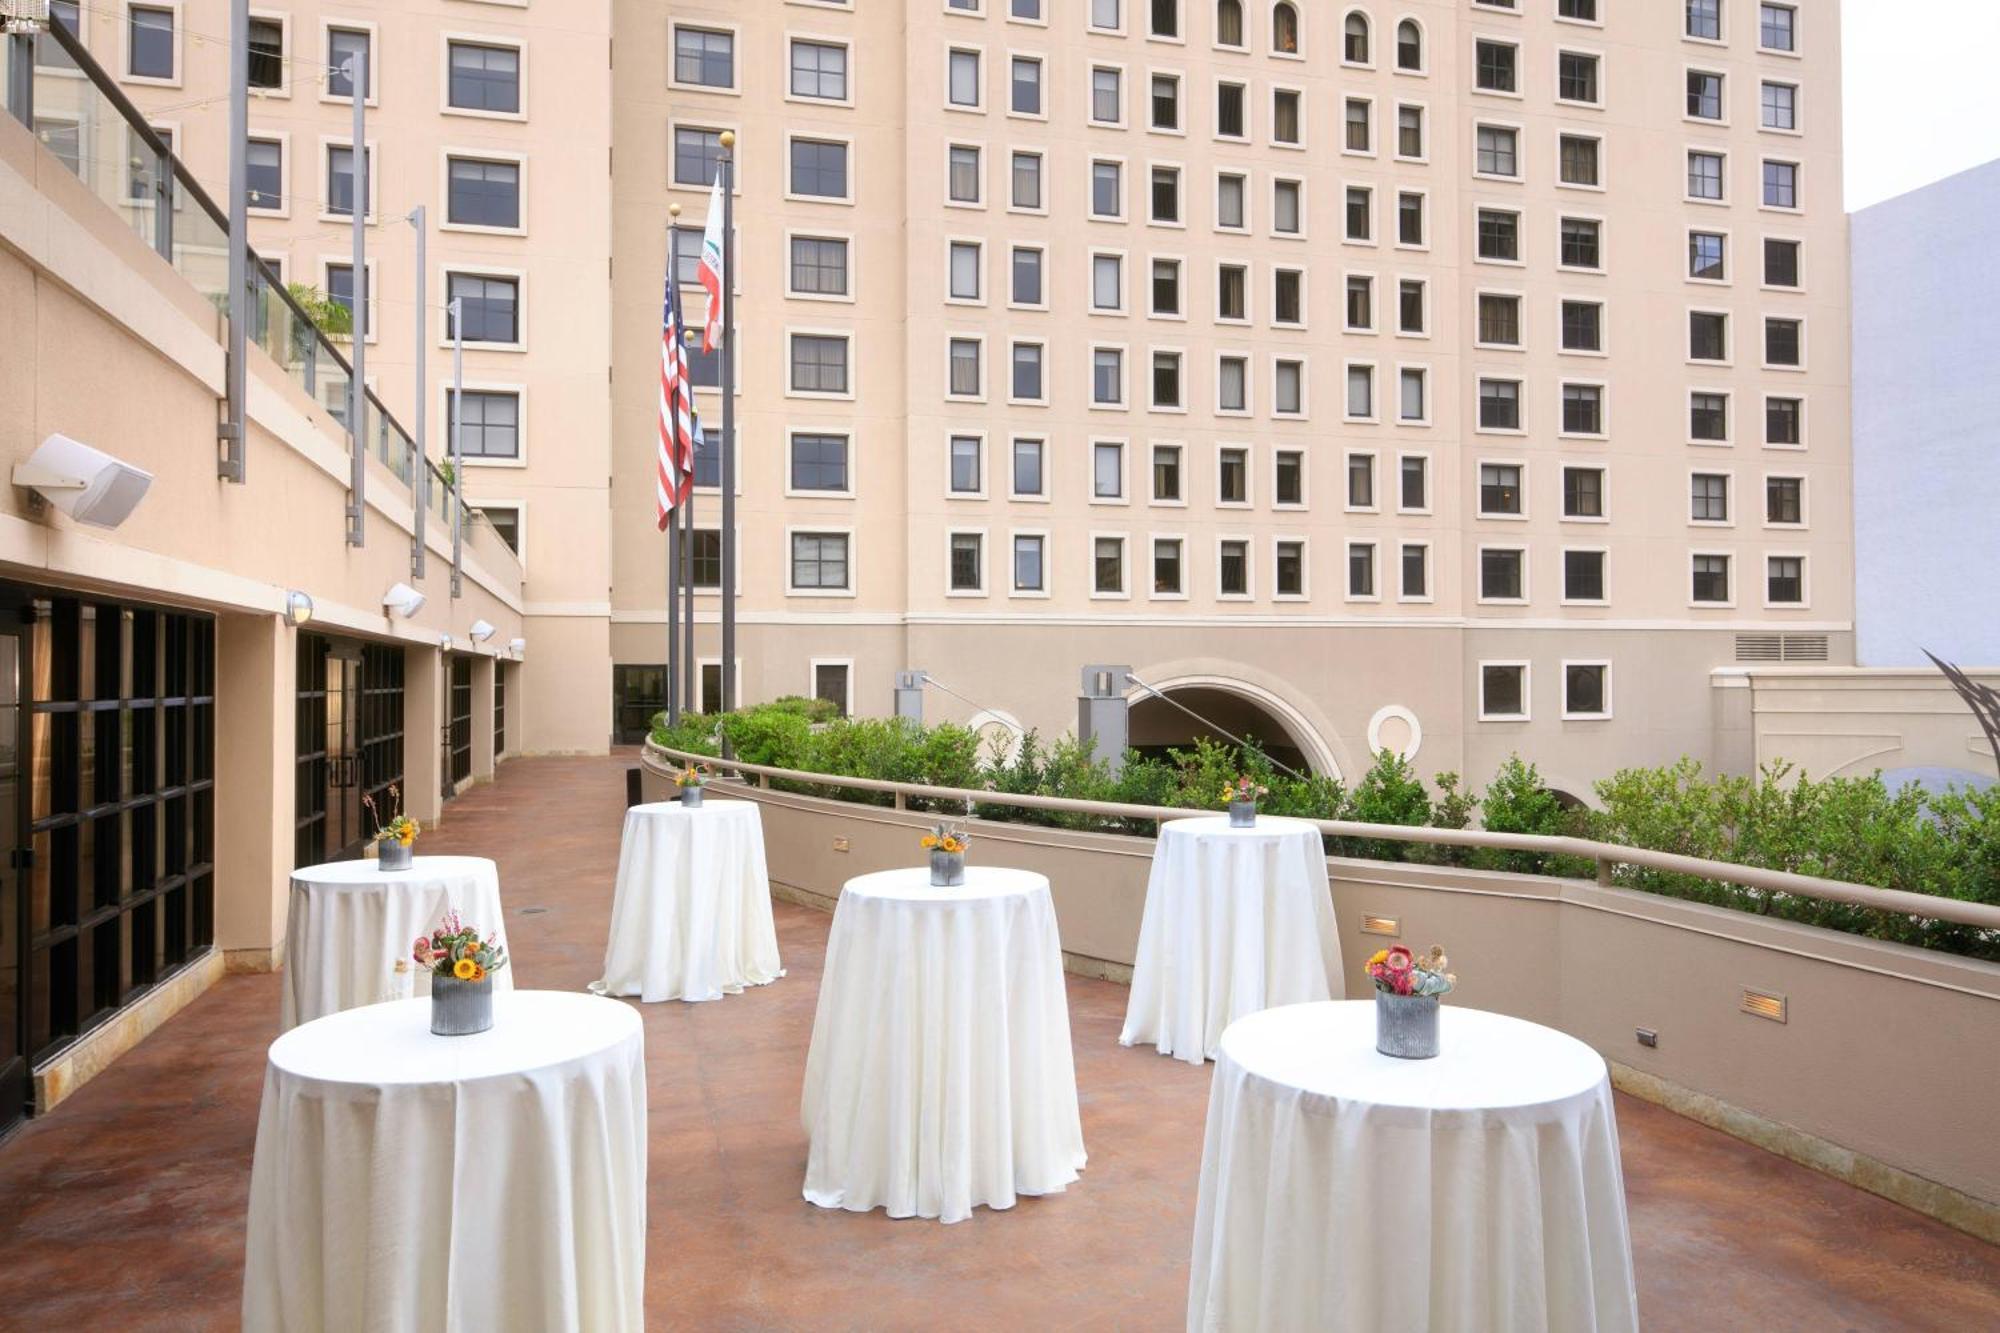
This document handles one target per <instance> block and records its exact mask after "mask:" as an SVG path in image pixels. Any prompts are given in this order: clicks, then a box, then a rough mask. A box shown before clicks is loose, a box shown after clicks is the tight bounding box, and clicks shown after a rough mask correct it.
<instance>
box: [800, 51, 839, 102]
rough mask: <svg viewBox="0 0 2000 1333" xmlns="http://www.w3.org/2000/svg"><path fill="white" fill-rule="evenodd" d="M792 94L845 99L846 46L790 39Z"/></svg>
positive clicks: (837, 99) (822, 98)
mask: <svg viewBox="0 0 2000 1333" xmlns="http://www.w3.org/2000/svg"><path fill="white" fill-rule="evenodd" d="M791 88H792V96H794V97H811V98H816V99H820V100H823V101H828V102H845V101H846V100H847V48H846V47H844V46H840V45H837V44H836V43H833V42H808V41H805V40H803V39H797V38H795V39H794V40H793V41H792V83H791Z"/></svg>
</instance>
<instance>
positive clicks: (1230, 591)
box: [1215, 539, 1250, 597]
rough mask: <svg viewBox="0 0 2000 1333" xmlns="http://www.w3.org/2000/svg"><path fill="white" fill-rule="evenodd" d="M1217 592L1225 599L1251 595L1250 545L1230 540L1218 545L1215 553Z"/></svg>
mask: <svg viewBox="0 0 2000 1333" xmlns="http://www.w3.org/2000/svg"><path fill="white" fill-rule="evenodd" d="M1215 584H1216V588H1215V590H1216V592H1217V593H1218V594H1219V595H1221V596H1223V597H1248V596H1249V595H1250V543H1249V542H1246V541H1239V540H1233V539H1232V540H1229V541H1224V542H1221V543H1218V544H1217V546H1216V552H1215Z"/></svg>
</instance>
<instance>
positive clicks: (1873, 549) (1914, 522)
mask: <svg viewBox="0 0 2000 1333" xmlns="http://www.w3.org/2000/svg"><path fill="white" fill-rule="evenodd" d="M1849 235H1850V241H1851V251H1850V252H1851V254H1852V255H1853V279H1854V283H1853V286H1854V322H1853V328H1854V529H1855V533H1854V536H1855V550H1854V554H1855V567H1856V570H1855V574H1856V586H1855V618H1856V634H1857V651H1858V657H1859V662H1860V664H1861V665H1863V666H1916V665H1928V662H1927V660H1926V659H1925V657H1924V650H1925V649H1929V650H1930V651H1931V652H1934V653H1936V654H1937V655H1938V656H1940V657H1942V658H1944V659H1945V660H1946V661H1955V662H1958V663H1961V664H1963V665H1967V666H1991V665H1994V664H2000V313H1996V310H2000V161H1995V162H1989V163H1987V164H1986V165H1985V166H1982V167H1975V168H1973V169H1972V170H1970V171H1965V172H1961V173H1959V174H1958V175H1956V176H1952V177H1949V178H1948V179H1945V180H1942V181H1939V182H1938V183H1937V184H1935V185H1929V186H1925V187H1924V188H1923V189H1921V190H1913V191H1911V192H1910V193H1909V194H1905V195H1901V196H1899V197H1897V198H1895V199H1890V200H1887V201H1885V202H1883V203H1880V204H1876V205H1875V206H1873V207H1872V208H1865V209H1862V210H1861V211H1860V212H1858V213H1856V214H1854V215H1853V218H1852V220H1851V229H1850V233H1849Z"/></svg>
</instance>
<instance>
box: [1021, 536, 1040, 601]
mask: <svg viewBox="0 0 2000 1333" xmlns="http://www.w3.org/2000/svg"><path fill="white" fill-rule="evenodd" d="M1044 541H1045V539H1044V538H1042V537H1040V536H1028V535H1020V536H1016V537H1015V538H1014V591H1015V592H1044V591H1046V590H1047V585H1046V584H1045V583H1044V581H1043V580H1044V576H1045V574H1046V571H1045V570H1044V569H1043V568H1042V547H1043V544H1044Z"/></svg>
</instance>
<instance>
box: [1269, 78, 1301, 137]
mask: <svg viewBox="0 0 2000 1333" xmlns="http://www.w3.org/2000/svg"><path fill="white" fill-rule="evenodd" d="M1304 100H1305V95H1304V94H1303V93H1300V92H1298V91H1297V90H1295V89H1292V88H1277V89H1274V90H1273V91H1272V93H1271V142H1272V143H1281V144H1297V143H1298V142H1299V134H1300V126H1301V125H1302V124H1303V123H1304V121H1305V113H1304V107H1303V103H1304Z"/></svg>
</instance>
